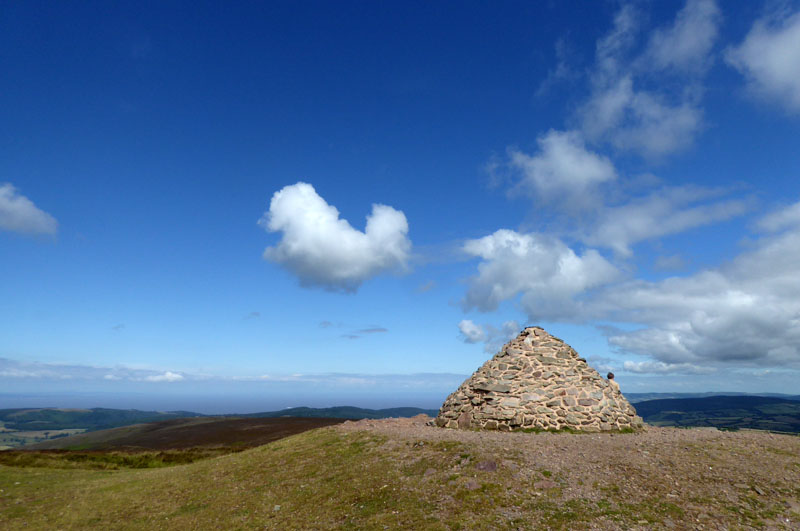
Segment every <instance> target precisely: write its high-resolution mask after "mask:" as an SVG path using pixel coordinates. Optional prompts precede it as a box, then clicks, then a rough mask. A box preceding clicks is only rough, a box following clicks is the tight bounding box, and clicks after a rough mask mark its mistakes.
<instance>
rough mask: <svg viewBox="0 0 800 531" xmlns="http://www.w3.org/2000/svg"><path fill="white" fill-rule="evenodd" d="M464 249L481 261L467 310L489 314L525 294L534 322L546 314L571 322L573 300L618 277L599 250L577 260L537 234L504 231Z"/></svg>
mask: <svg viewBox="0 0 800 531" xmlns="http://www.w3.org/2000/svg"><path fill="white" fill-rule="evenodd" d="M464 251H465V252H466V253H467V254H469V255H472V256H475V257H479V258H481V259H482V261H481V263H480V264H479V265H478V275H477V276H476V277H473V278H471V279H470V281H469V289H468V290H467V294H466V297H465V298H464V301H463V305H464V307H465V308H466V309H469V308H478V309H479V310H482V311H491V310H494V309H496V308H497V306H498V305H499V304H500V303H501V302H502V301H505V300H508V299H512V298H514V297H516V296H517V295H519V294H522V305H523V307H524V308H525V310H526V311H527V312H528V315H529V316H530V318H531V320H532V321H537V320H539V318H540V317H543V316H549V317H550V318H555V317H557V318H562V319H569V318H570V316H571V315H572V313H573V311H574V308H573V306H574V300H573V299H574V297H575V296H577V295H580V294H581V293H583V292H585V291H587V290H589V289H592V288H594V287H597V286H600V285H603V284H605V283H608V282H610V281H612V280H613V279H614V278H616V277H617V275H618V271H617V269H616V268H615V267H614V266H613V265H611V264H610V263H609V262H607V261H606V260H605V259H604V258H603V257H602V256H601V255H600V253H598V252H597V251H595V250H593V249H590V250H587V251H585V252H584V253H583V255H580V256H579V255H577V254H576V253H575V252H574V251H573V250H572V249H570V248H569V247H567V246H566V245H565V244H564V243H563V242H562V241H560V240H558V239H556V238H552V237H549V236H545V235H543V234H537V233H531V234H521V233H518V232H516V231H512V230H507V229H501V230H498V231H497V232H495V233H494V234H491V235H489V236H485V237H483V238H479V239H476V240H468V241H467V242H466V243H465V244H464Z"/></svg>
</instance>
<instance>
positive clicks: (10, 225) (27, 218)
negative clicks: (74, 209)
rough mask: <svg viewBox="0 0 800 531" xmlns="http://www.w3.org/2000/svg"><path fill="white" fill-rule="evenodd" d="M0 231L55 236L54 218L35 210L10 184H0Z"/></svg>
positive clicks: (56, 228) (35, 207)
mask: <svg viewBox="0 0 800 531" xmlns="http://www.w3.org/2000/svg"><path fill="white" fill-rule="evenodd" d="M0 229H2V230H7V231H12V232H18V233H20V234H50V235H52V234H55V233H56V232H57V231H58V222H57V221H56V218H54V217H53V216H51V215H50V214H48V213H47V212H45V211H43V210H40V209H39V208H37V206H36V205H34V204H33V202H32V201H31V200H30V199H28V198H27V197H25V196H24V195H21V194H20V193H19V192H18V191H17V189H16V188H14V186H12V185H11V183H3V184H0Z"/></svg>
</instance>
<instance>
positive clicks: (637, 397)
mask: <svg viewBox="0 0 800 531" xmlns="http://www.w3.org/2000/svg"><path fill="white" fill-rule="evenodd" d="M709 396H768V397H773V398H783V399H785V400H795V401H800V395H784V394H780V393H758V394H753V393H736V392H730V393H721V392H705V393H625V398H627V399H628V402H630V403H631V404H635V403H637V402H644V401H645V400H660V399H666V398H705V397H709Z"/></svg>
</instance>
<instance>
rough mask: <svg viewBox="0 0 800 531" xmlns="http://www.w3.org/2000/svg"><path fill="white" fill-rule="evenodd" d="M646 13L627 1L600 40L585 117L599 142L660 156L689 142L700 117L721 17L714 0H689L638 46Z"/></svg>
mask: <svg viewBox="0 0 800 531" xmlns="http://www.w3.org/2000/svg"><path fill="white" fill-rule="evenodd" d="M643 18H644V17H642V16H641V15H640V14H639V13H638V11H637V10H636V9H635V7H634V6H632V5H631V4H627V5H624V6H623V7H622V8H621V9H620V11H619V12H618V13H617V15H616V16H615V18H614V26H613V28H612V30H611V31H610V32H609V33H608V34H607V35H606V36H604V37H603V38H602V39H600V40H599V41H598V43H597V51H596V60H595V68H594V70H593V72H592V75H591V80H592V93H591V96H590V98H589V100H588V101H587V102H586V103H585V104H584V105H583V106H582V107H581V109H580V111H579V117H580V119H581V123H582V128H583V131H584V133H585V134H586V135H587V137H588V138H589V139H591V140H592V141H594V142H598V143H601V142H608V143H610V144H611V145H612V146H614V147H615V148H617V149H620V150H625V151H634V152H638V153H641V154H643V155H645V156H648V157H660V156H663V155H666V154H668V153H671V152H673V151H676V150H679V149H682V148H684V147H686V146H687V145H688V144H690V143H691V142H692V140H693V138H694V135H695V134H696V133H697V131H699V129H700V127H701V125H702V116H703V113H702V109H701V108H700V105H699V100H700V95H701V94H702V83H701V80H702V76H703V74H704V72H705V70H706V69H705V66H707V65H708V64H710V62H711V56H710V53H711V49H712V47H713V43H714V41H715V40H716V37H717V34H718V26H719V19H720V17H719V10H718V8H717V7H716V4H715V3H714V2H713V1H711V0H689V1H688V2H687V3H686V5H685V7H684V8H683V9H681V10H680V11H679V12H678V14H677V16H676V18H675V21H674V22H673V24H672V25H671V26H669V27H666V28H660V29H656V30H655V31H654V32H653V33H652V34H651V37H650V39H649V42H648V45H647V47H646V48H645V50H644V51H643V52H641V53H639V54H636V53H635V51H634V47H635V44H636V42H637V37H638V35H639V33H640V32H641V31H642V25H643V23H642V20H643ZM648 84H649V85H648Z"/></svg>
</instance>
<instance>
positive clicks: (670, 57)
mask: <svg viewBox="0 0 800 531" xmlns="http://www.w3.org/2000/svg"><path fill="white" fill-rule="evenodd" d="M720 20H721V13H720V10H719V7H717V4H716V2H714V1H713V0H689V1H688V2H686V5H685V6H684V7H683V9H681V10H680V11H679V12H678V14H677V15H676V17H675V21H674V23H673V24H672V26H670V27H667V28H660V29H657V30H656V31H654V32H653V33H652V34H651V35H650V40H649V43H648V46H647V49H646V50H645V53H644V55H643V57H642V59H643V60H644V61H646V62H648V63H650V65H649V67H650V68H657V69H662V70H663V69H669V68H673V69H677V70H698V69H702V68H705V67H706V66H707V64H708V58H709V54H710V52H711V49H712V47H713V46H714V41H715V40H716V38H717V34H718V33H719V24H720Z"/></svg>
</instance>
